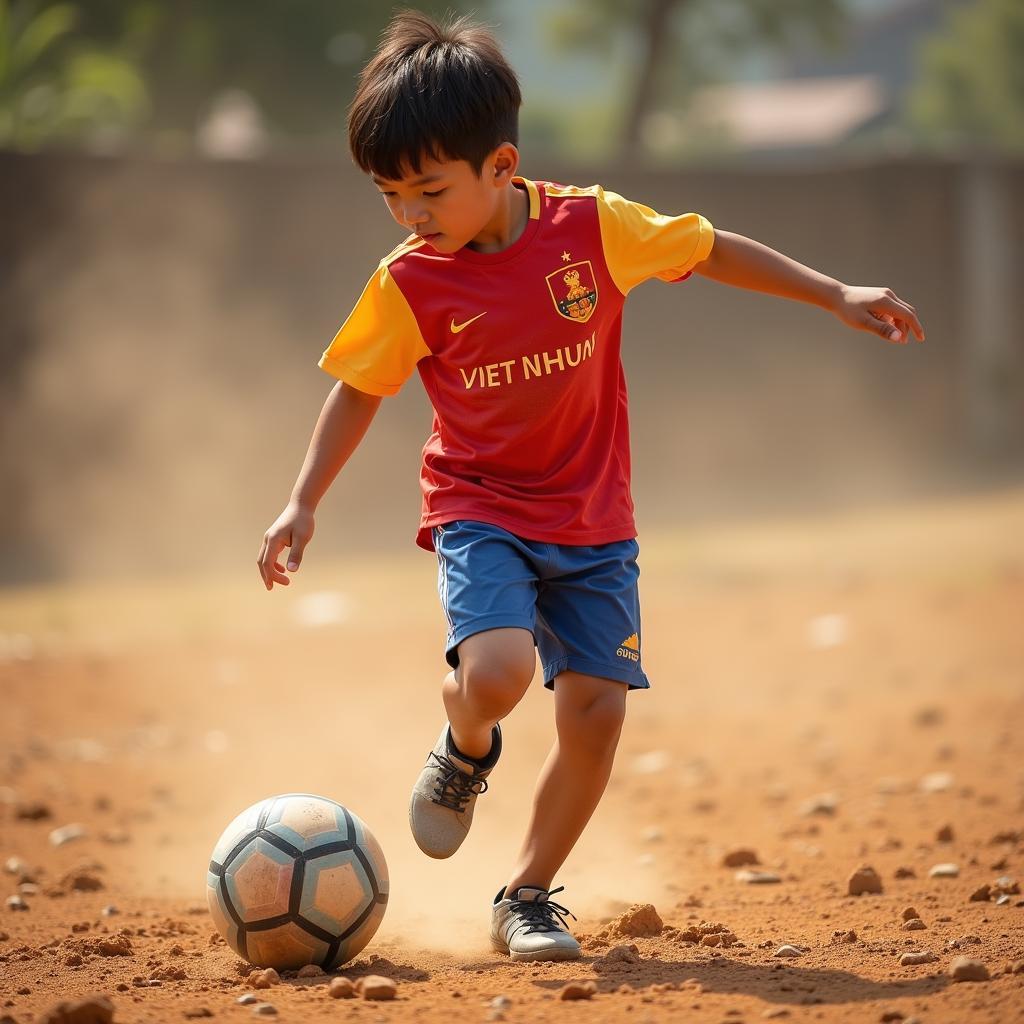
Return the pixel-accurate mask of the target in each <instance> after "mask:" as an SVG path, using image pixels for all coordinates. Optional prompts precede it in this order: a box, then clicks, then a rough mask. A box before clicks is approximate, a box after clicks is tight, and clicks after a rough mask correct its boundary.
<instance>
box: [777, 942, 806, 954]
mask: <svg viewBox="0 0 1024 1024" xmlns="http://www.w3.org/2000/svg"><path fill="white" fill-rule="evenodd" d="M805 952H806V950H803V949H801V948H800V947H799V946H793V945H789V944H787V945H785V946H779V948H778V949H777V950H775V953H774V954H773V955H774V956H778V957H793V956H803V955H804V953H805Z"/></svg>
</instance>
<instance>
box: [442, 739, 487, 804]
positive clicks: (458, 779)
mask: <svg viewBox="0 0 1024 1024" xmlns="http://www.w3.org/2000/svg"><path fill="white" fill-rule="evenodd" d="M430 756H431V757H433V758H434V760H435V761H437V764H438V767H439V768H440V769H441V771H442V772H444V773H445V774H443V775H441V776H440V777H439V778H438V780H437V787H436V788H435V789H434V795H433V796H432V797H431V800H432V801H433V802H434V803H435V804H440V805H441V806H442V807H448V808H451V810H453V811H456V812H457V813H459V814H462V813H463V812H464V811H465V810H466V802H467V801H468V800H469V798H470V797H471V796H479V795H480V794H481V793H486V792H487V780H486V779H481V778H477V777H476V776H473V775H470V774H469V772H466V771H463V769H461V768H460V767H459V766H458V765H457V764H453V763H452V761H451V760H449V759H448V758H447V757H445V756H444V755H443V754H438V753H437V752H436V751H431V755H430ZM477 786H479V787H480V788H479V789H477Z"/></svg>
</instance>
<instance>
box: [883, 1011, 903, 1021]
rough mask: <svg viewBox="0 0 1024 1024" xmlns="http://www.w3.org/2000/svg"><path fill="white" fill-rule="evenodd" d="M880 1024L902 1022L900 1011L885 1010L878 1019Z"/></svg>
mask: <svg viewBox="0 0 1024 1024" xmlns="http://www.w3.org/2000/svg"><path fill="white" fill-rule="evenodd" d="M878 1019H879V1020H880V1021H881V1022H882V1024H895V1022H896V1021H901V1020H903V1011H902V1010H885V1011H883V1013H882V1016H881V1017H879V1018H878Z"/></svg>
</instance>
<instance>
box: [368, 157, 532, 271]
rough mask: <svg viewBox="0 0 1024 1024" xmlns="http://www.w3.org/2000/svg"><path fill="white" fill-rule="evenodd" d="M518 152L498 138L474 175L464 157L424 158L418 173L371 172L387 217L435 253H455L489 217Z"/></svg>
mask: <svg viewBox="0 0 1024 1024" xmlns="http://www.w3.org/2000/svg"><path fill="white" fill-rule="evenodd" d="M518 164H519V152H518V150H517V149H516V148H515V146H513V145H512V144H511V143H502V145H501V146H499V147H498V148H497V149H496V150H495V151H494V152H493V153H491V154H490V155H489V156H488V158H487V159H486V160H485V161H484V163H483V167H482V168H481V169H480V176H479V177H477V175H476V174H475V173H474V172H473V168H472V167H471V166H470V165H469V163H468V162H467V161H465V160H441V161H438V160H433V159H431V158H430V157H426V156H425V157H424V158H423V160H422V161H421V163H420V170H419V173H413V172H412V171H410V170H407V172H406V173H405V174H404V175H403V176H402V178H401V179H399V180H398V181H392V180H389V179H387V178H381V177H379V176H378V175H376V174H374V175H372V177H373V181H374V183H375V184H376V186H377V188H378V189H379V190H380V192H381V194H382V195H383V196H384V201H385V202H386V203H387V206H388V210H389V212H390V213H391V216H392V217H394V219H395V220H396V221H398V223H399V224H401V225H402V226H403V227H404V228H406V229H407V230H409V231H412V232H415V233H416V234H418V235H421V236H422V237H424V238H425V239H426V240H427V242H428V243H429V244H430V245H431V246H432V247H433V248H434V249H436V250H437V251H438V252H444V253H449V252H455V251H456V250H457V249H461V248H462V247H463V246H464V245H466V244H468V243H469V242H472V241H473V239H474V238H476V236H477V235H478V234H479V233H480V232H481V230H483V228H485V227H486V226H487V225H488V224H489V223H490V222H491V220H492V219H493V218H494V215H495V211H496V210H497V208H498V203H499V201H500V199H501V189H503V188H504V187H506V186H507V185H508V184H509V183H510V182H511V180H512V177H513V175H514V174H515V172H516V168H517V166H518Z"/></svg>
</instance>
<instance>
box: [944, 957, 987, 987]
mask: <svg viewBox="0 0 1024 1024" xmlns="http://www.w3.org/2000/svg"><path fill="white" fill-rule="evenodd" d="M949 974H950V977H951V978H952V979H953V980H954V981H988V980H989V973H988V968H987V967H986V966H985V965H984V964H983V963H982V962H981V961H980V960H974V959H972V958H971V957H969V956H958V957H957V958H956V959H955V960H954V961H953V963H952V964H950V966H949Z"/></svg>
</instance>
